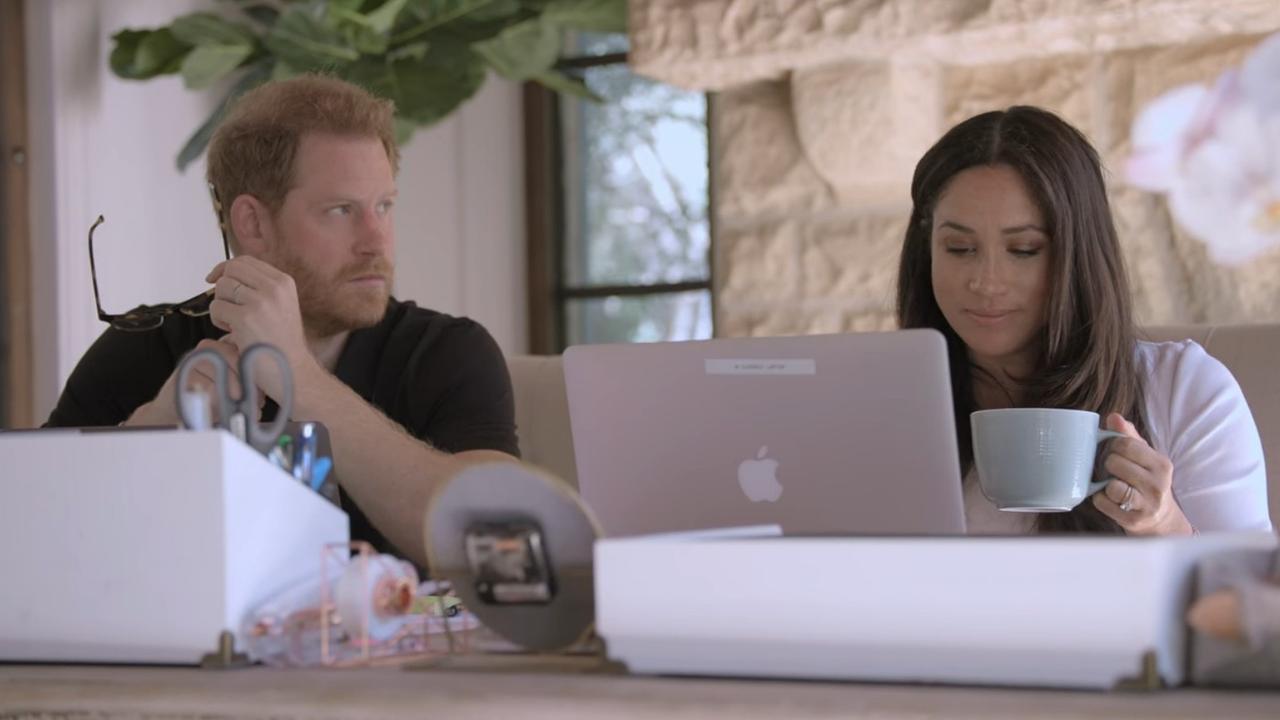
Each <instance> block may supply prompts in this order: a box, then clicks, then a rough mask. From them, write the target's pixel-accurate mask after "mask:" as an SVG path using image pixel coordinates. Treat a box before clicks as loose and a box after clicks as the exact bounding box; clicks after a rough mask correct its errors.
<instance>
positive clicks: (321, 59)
mask: <svg viewBox="0 0 1280 720" xmlns="http://www.w3.org/2000/svg"><path fill="white" fill-rule="evenodd" d="M315 7H316V6H314V5H312V4H311V3H306V4H296V5H290V6H288V8H287V9H286V10H285V11H284V13H283V14H282V15H281V16H280V19H279V20H278V21H277V22H276V24H275V26H273V27H272V28H271V32H270V33H268V34H267V38H266V40H265V44H266V46H267V48H268V49H269V50H271V52H272V53H274V54H275V55H276V57H278V58H280V59H281V60H284V61H285V62H287V63H289V64H290V65H291V66H293V67H295V68H298V69H299V70H303V71H307V70H321V69H328V68H333V67H336V66H340V65H345V64H346V63H350V62H354V61H355V60H356V59H357V58H359V57H360V53H359V52H357V51H356V50H355V49H354V48H352V47H351V46H349V45H348V44H347V42H346V39H345V38H344V37H343V36H342V33H341V32H339V31H338V30H336V29H334V28H333V27H330V26H329V25H327V24H325V23H324V22H322V21H321V20H320V19H318V18H317V17H316V16H315Z"/></svg>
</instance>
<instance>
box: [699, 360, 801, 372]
mask: <svg viewBox="0 0 1280 720" xmlns="http://www.w3.org/2000/svg"><path fill="white" fill-rule="evenodd" d="M703 362H704V363H706V372H707V374H708V375H817V374H818V364H817V362H815V361H813V360H764V359H759V358H752V359H744V360H734V359H732V358H724V359H714V360H704V361H703Z"/></svg>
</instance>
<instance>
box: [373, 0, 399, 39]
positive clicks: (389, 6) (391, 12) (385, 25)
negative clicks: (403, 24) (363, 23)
mask: <svg viewBox="0 0 1280 720" xmlns="http://www.w3.org/2000/svg"><path fill="white" fill-rule="evenodd" d="M408 1H409V0H387V1H386V2H384V3H382V5H380V6H379V7H378V9H377V10H374V11H373V12H371V13H369V14H368V15H367V17H368V19H369V27H371V28H372V29H373V31H374V32H378V33H381V34H383V35H385V34H387V33H389V32H391V28H392V27H393V26H394V25H395V24H396V18H398V17H400V11H401V10H404V6H405V4H406V3H407V2H408Z"/></svg>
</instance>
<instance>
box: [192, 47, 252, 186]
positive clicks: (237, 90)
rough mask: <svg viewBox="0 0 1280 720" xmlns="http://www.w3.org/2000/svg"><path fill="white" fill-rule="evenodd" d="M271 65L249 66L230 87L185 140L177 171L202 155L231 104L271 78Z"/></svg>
mask: <svg viewBox="0 0 1280 720" xmlns="http://www.w3.org/2000/svg"><path fill="white" fill-rule="evenodd" d="M271 71H272V63H271V60H270V59H268V58H263V59H262V60H259V61H258V62H256V63H254V64H253V65H251V66H250V67H249V68H248V70H247V71H246V72H245V74H244V75H242V76H240V79H239V80H237V81H236V83H235V85H232V86H231V90H229V91H228V92H227V95H226V97H224V98H222V102H220V103H218V107H216V108H214V111H213V112H212V113H210V114H209V117H208V118H207V119H206V120H205V121H204V123H203V124H202V125H200V127H199V128H197V129H196V131H195V133H194V134H193V135H192V136H191V137H190V138H188V139H187V142H186V144H185V145H183V146H182V150H181V151H179V152H178V161H177V165H178V171H179V172H182V171H184V170H186V169H187V166H188V165H190V164H191V163H192V161H194V160H195V159H196V158H198V157H200V156H201V155H203V154H204V150H205V148H206V147H208V146H209V140H210V139H211V138H212V137H213V131H214V130H216V129H217V128H218V124H219V123H221V122H222V118H223V116H225V115H226V114H227V110H228V109H230V107H231V103H233V102H235V101H236V99H237V98H239V97H240V96H241V95H243V94H245V93H247V92H249V91H250V90H252V89H253V88H255V87H257V86H259V85H261V84H262V83H264V82H266V81H267V79H268V78H269V77H271Z"/></svg>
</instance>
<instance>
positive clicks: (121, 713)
mask: <svg viewBox="0 0 1280 720" xmlns="http://www.w3.org/2000/svg"><path fill="white" fill-rule="evenodd" d="M410 717H412V718H436V717H438V718H447V719H448V720H467V719H468V718H486V719H489V718H533V719H540V718H547V719H548V720H571V719H573V718H605V719H608V718H661V719H662V720H680V719H682V718H716V717H723V718H828V717H832V718H834V717H842V718H910V719H911V720H920V719H923V718H984V719H987V718H997V719H998V718H1029V717H1037V718H1081V717H1088V718H1161V719H1162V720H1167V719H1173V718H1198V719H1202V718H1212V719H1213V720H1225V719H1226V718H1266V719H1267V720H1275V719H1276V718H1280V693H1258V692H1226V691H1205V690H1168V691H1157V692H1151V693H1142V692H1135V693H1123V692H1122V693H1098V692H1066V691H1049V690H1007V689H988V688H949V687H936V686H913V685H859V684H851V683H817V682H814V683H803V682H774V681H754V682H750V681H739V680H707V679H680V678H639V677H624V676H603V675H581V674H547V673H541V674H539V673H531V672H476V671H459V670H438V669H436V670H426V671H424V670H416V671H413V670H402V669H398V668H363V669H350V670H276V669H269V668H262V667H258V668H250V669H242V670H198V669H188V668H158V667H95V666H23V665H0V720H18V719H22V720H28V719H29V720H36V719H39V720H49V719H51V718H58V719H59V720H63V719H66V720H72V719H74V720H79V719H80V718H85V719H88V718H93V719H94V720H105V719H119V718H149V719H155V718H166V719H167V720H171V719H177V718H201V719H203V720H207V719H209V718H219V719H221V718H276V719H283V718H362V719H363V718H410Z"/></svg>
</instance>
